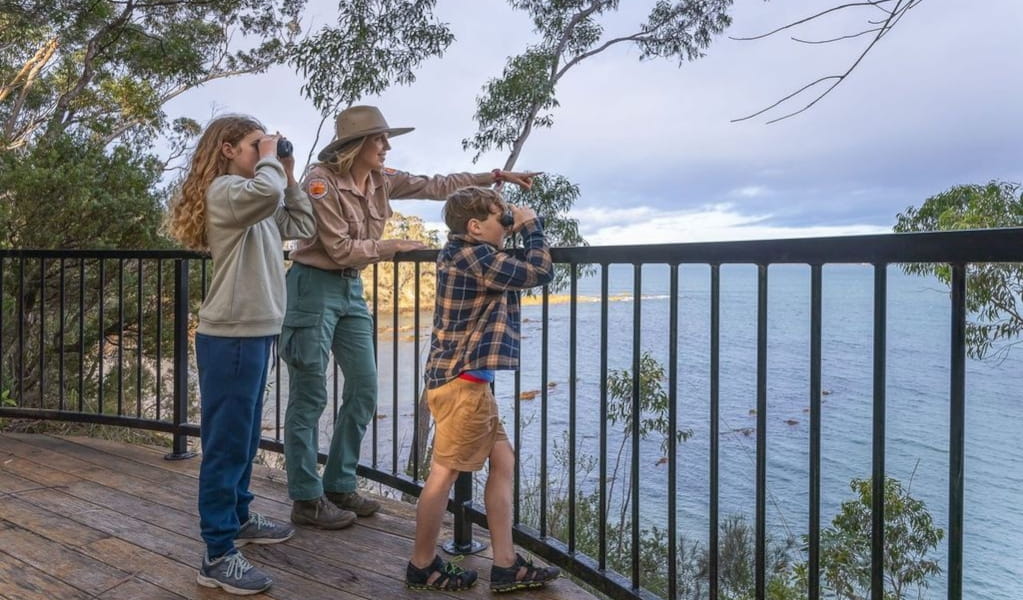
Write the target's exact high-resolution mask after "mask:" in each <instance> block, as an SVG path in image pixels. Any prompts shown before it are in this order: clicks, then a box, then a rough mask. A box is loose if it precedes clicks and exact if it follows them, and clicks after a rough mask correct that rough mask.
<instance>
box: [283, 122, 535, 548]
mask: <svg viewBox="0 0 1023 600" xmlns="http://www.w3.org/2000/svg"><path fill="white" fill-rule="evenodd" d="M409 131H412V128H410V127H399V128H393V127H390V126H389V125H388V124H387V121H386V120H384V116H383V114H381V112H380V110H379V109H378V108H376V107H375V106H353V107H351V108H347V109H345V110H344V111H342V112H341V113H340V114H339V115H338V116H337V120H336V122H335V138H334V141H332V142H331V143H330V144H329V145H328V146H327V147H326V148H324V149H323V150H322V151H320V153H319V156H318V158H319V161H320V162H319V163H316V164H314V165H313V167H312V168H311V169H310V170H309V171H308V172H307V173H306V176H305V177H304V178H303V180H302V185H303V187H304V189H305V190H306V192H307V193H308V194H309V197H310V198H311V199H312V203H313V211H314V212H315V214H316V236H315V237H313V238H311V239H309V240H307V241H305V242H302V243H300V244H299V246H298V248H297V249H296V250H295V251H294V252H292V253H291V259H292V260H293V261H294V265H293V266H292V267H291V270H289V271H288V278H287V279H288V310H287V315H286V316H285V318H284V327H283V329H282V332H281V345H280V354H281V358H282V359H284V362H286V363H287V365H288V381H289V391H288V409H287V413H286V415H285V423H284V456H285V465H286V467H287V471H288V494H289V495H290V496H291V499H292V501H293V505H292V511H291V521H292V523H298V524H302V525H309V526H313V527H320V528H324V529H339V528H341V527H347V526H348V525H351V524H352V522H353V521H354V520H355V518H356V515H358V516H359V517H368V516H369V515H372V514H373V513H374V512H376V511H377V509H379V508H380V504H379V503H378V502H377V501H376V500H373V499H371V498H367V497H364V496H361V495H359V494H358V493H357V492H356V491H355V490H356V479H355V469H356V465H357V464H358V462H359V447H360V446H361V445H362V438H363V435H364V434H365V433H366V425H367V424H368V423H369V421H370V419H372V418H373V413H374V412H375V411H376V406H377V372H376V362H375V360H374V358H375V356H374V348H373V320H372V318H371V317H370V314H369V310H368V308H367V307H366V301H365V300H364V299H363V287H362V279H361V278H360V275H359V272H360V271H361V270H362V269H363V268H364V267H366V266H367V265H370V264H372V263H375V262H377V261H380V260H388V259H391V258H393V257H394V255H395V254H396V253H398V252H407V251H410V250H416V249H418V248H422V247H423V244H421V243H419V242H414V241H408V240H381V239H380V237H381V235H382V234H383V232H384V223H385V222H386V220H387V218H388V217H390V216H391V206H390V200H391V199H392V198H423V199H432V200H444V199H445V198H447V196H448V195H449V194H450V193H451V192H454V191H455V190H457V189H459V188H462V187H465V186H470V185H490V184H492V183H495V182H498V181H507V182H510V183H514V184H517V185H520V186H524V187H527V188H528V187H529V186H530V185H531V184H532V179H533V176H534V175H535V173H511V172H506V171H501V170H500V169H494V170H493V171H491V172H489V173H476V174H472V173H456V174H454V175H434V176H433V177H426V176H422V175H411V174H409V173H406V172H404V171H399V170H396V169H389V168H385V167H384V160H385V158H386V155H387V151H388V150H390V148H391V144H390V142H389V141H388V140H389V138H392V137H394V136H397V135H402V134H405V133H408V132H409ZM331 351H333V353H334V360H336V361H337V363H338V364H339V365H340V367H341V371H342V373H343V374H344V390H343V392H342V399H343V404H342V405H341V408H340V410H339V413H338V416H337V422H336V424H335V426H334V433H333V436H332V438H331V442H330V450H329V452H328V453H327V464H326V466H325V467H324V470H323V477H322V479H321V477H320V475H319V474H318V473H317V470H316V454H317V452H318V451H319V439H318V429H319V428H318V424H319V421H320V415H321V414H323V409H324V407H326V405H327V380H326V371H327V367H328V366H329V359H330V352H331Z"/></svg>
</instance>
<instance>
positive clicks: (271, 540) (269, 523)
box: [234, 513, 295, 546]
mask: <svg viewBox="0 0 1023 600" xmlns="http://www.w3.org/2000/svg"><path fill="white" fill-rule="evenodd" d="M293 535H295V528H294V527H292V526H291V525H288V524H287V523H281V522H280V521H275V520H273V519H268V518H266V517H264V516H263V515H261V514H259V513H249V520H248V521H246V522H245V524H244V525H242V527H241V529H239V530H238V535H237V536H236V537H235V538H234V545H235V546H244V545H245V544H277V543H279V542H283V541H284V540H290V539H291V536H293Z"/></svg>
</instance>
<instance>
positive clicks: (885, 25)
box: [731, 0, 923, 125]
mask: <svg viewBox="0 0 1023 600" xmlns="http://www.w3.org/2000/svg"><path fill="white" fill-rule="evenodd" d="M884 1H887V0H879V1H878V2H869V3H859V4H855V5H853V4H845V5H842V6H839V7H835V8H834V9H831V10H836V9H839V8H847V7H849V6H863V5H865V4H874V5H876V4H880V3H882V2H884ZM904 2H905V4H904ZM921 2H923V0H908V1H906V0H897V1H896V3H895V6H894V7H893V8H892V9H891V10H890V11H889V10H886V9H882V10H885V12H886V13H887V14H888V18H887V19H885V21H884V22H882V23H881V26H880V27H877V28H874V29H871V30H868V31H866V32H861V33H860V34H856V36H858V35H863V34H864V33H868V32H869V33H875V35H874V38H873V39H872V40H871V42H870V44H868V45H867V47H866V48H864V49H863V51H862V52H861V53H860V55H859V56H858V57H857V58H856V60H855V61H853V63H852V64H851V65H850V66H849V68H848V69H846V71H845V72H844V73H842V74H840V75H829V76H827V77H821V78H820V79H817V80H816V81H813V82H811V83H809V84H807V85H804V86H803V87H801V88H799V89H798V90H796V91H795V92H792V93H791V94H789V95H787V96H785V97H784V98H782V99H781V100H778V101H777V102H775V103H774V104H772V105H771V106H768V107H767V108H764V109H762V110H759V111H757V112H755V113H753V114H750V115H747V116H745V117H741V118H738V119H732V120H731V122H732V123H737V122H739V121H746V120H748V119H752V118H753V117H756V116H759V115H762V114H764V113H765V112H767V111H769V110H771V109H773V108H776V107H777V106H779V105H781V104H782V103H784V102H786V101H787V100H791V99H792V98H794V97H795V96H797V95H799V94H801V93H802V92H804V91H806V90H807V89H809V88H811V87H813V86H815V85H817V84H819V83H822V82H824V81H830V80H835V81H834V83H832V84H831V85H830V86H828V87H827V89H825V90H824V91H823V92H821V93H820V94H818V95H817V97H816V98H814V99H813V100H811V101H810V102H809V103H808V104H806V105H805V106H803V107H802V108H800V109H799V110H796V111H793V112H791V113H788V114H786V115H783V116H781V117H778V118H776V119H772V120H770V121H767V123H766V124H768V125H770V124H772V123H777V122H778V121H783V120H785V119H788V118H790V117H794V116H796V115H798V114H800V113H802V112H804V111H806V110H809V109H810V108H811V107H812V106H813V105H815V104H817V103H818V102H820V101H821V100H823V99H824V97H825V96H827V95H828V94H830V93H831V92H832V91H833V90H834V89H835V88H836V87H838V86H839V84H841V83H842V82H843V81H845V79H846V78H847V77H848V76H849V75H850V74H851V73H852V72H853V71H854V70H855V69H856V67H857V66H858V65H859V64H860V63H861V62H862V61H863V59H864V58H865V57H866V56H867V54H869V53H870V51H871V49H873V47H874V46H875V45H876V44H877V43H878V42H879V41H880V40H881V38H883V37H884V36H885V35H887V33H888V32H889V31H890V30H891V29H892V28H893V27H894V26H895V25H896V24H897V23H898V22H899V21H900V20H901V19H902V17H904V16H905V15H906V13H907V12H908V11H909V10H910V9H912V8H913V7H915V6H917V5H918V4H920V3H921ZM879 8H880V7H879ZM825 12H830V11H825ZM820 14H824V13H820ZM816 16H820V15H815V16H814V17H811V19H812V18H816ZM807 20H808V19H807ZM805 21H806V20H803V21H802V22H805ZM790 26H791V25H786V26H785V27H782V28H780V29H777V30H775V32H777V31H781V30H782V29H787V28H788V27H790ZM775 32H772V33H775ZM767 35H770V34H767ZM856 36H847V37H856ZM759 37H766V36H758V38H748V39H759ZM793 39H795V38H793ZM838 39H844V38H836V40H838ZM836 40H825V41H822V42H817V43H827V42H828V41H836ZM796 41H800V42H803V43H814V42H806V41H803V40H796Z"/></svg>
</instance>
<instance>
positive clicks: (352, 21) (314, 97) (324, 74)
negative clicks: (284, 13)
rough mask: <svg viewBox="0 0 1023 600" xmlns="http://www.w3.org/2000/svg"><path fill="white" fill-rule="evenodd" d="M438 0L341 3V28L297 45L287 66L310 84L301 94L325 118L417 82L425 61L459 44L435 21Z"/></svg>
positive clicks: (442, 24)
mask: <svg viewBox="0 0 1023 600" xmlns="http://www.w3.org/2000/svg"><path fill="white" fill-rule="evenodd" d="M435 4H436V0H410V1H406V0H353V1H350V2H340V3H339V4H338V9H337V10H338V16H337V25H338V26H337V27H326V28H324V29H321V30H320V31H318V32H316V33H315V34H314V35H312V36H311V37H309V38H308V39H306V40H303V41H302V42H300V43H298V44H296V45H295V47H294V48H293V49H292V50H291V51H290V52H289V56H288V62H289V63H291V64H292V65H294V66H296V67H298V69H299V70H300V71H301V73H302V75H303V77H305V78H306V83H305V84H303V86H302V93H303V94H304V95H305V96H306V97H307V98H309V99H310V100H311V101H312V103H313V106H315V107H316V108H317V110H319V111H320V113H321V114H323V115H328V116H329V115H331V114H332V113H334V112H335V111H336V110H337V109H338V108H340V107H342V106H350V105H351V104H353V103H355V102H356V101H357V100H359V99H360V98H362V97H363V96H367V95H373V94H380V93H381V92H383V91H384V90H386V89H387V88H388V87H390V86H391V85H392V84H394V83H399V84H403V85H407V84H410V83H412V82H413V81H415V79H416V78H415V71H414V70H415V69H416V68H417V67H418V66H419V65H420V63H422V61H423V60H425V59H427V58H429V57H431V56H440V55H441V54H443V53H444V50H445V49H447V47H448V46H449V45H450V44H451V42H452V41H454V39H455V38H454V35H453V34H452V33H451V31H450V30H449V29H448V27H447V24H446V23H439V22H437V21H436V20H435V19H434V18H433V7H434V5H435Z"/></svg>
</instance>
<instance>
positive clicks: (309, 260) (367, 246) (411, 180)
mask: <svg viewBox="0 0 1023 600" xmlns="http://www.w3.org/2000/svg"><path fill="white" fill-rule="evenodd" d="M492 183H494V176H493V175H492V174H491V173H475V174H473V173H455V174H452V175H434V176H433V177H427V176H424V175H411V174H409V173H406V172H404V171H398V170H396V169H390V168H385V169H383V170H382V171H371V172H370V175H369V178H368V179H367V180H366V192H365V194H362V193H360V192H359V190H358V189H357V188H356V186H355V183H354V182H353V181H352V178H351V176H350V175H343V176H342V175H336V174H334V173H333V172H331V171H330V170H329V169H326V168H324V167H322V166H319V165H317V166H314V167H313V168H312V169H310V170H309V171H308V172H307V173H306V175H305V177H303V178H302V184H301V187H302V189H303V190H305V192H306V193H307V194H308V195H309V198H310V199H311V200H312V204H313V212H314V213H315V215H316V235H315V236H313V237H312V238H310V239H307V240H303V241H301V242H299V244H298V247H297V248H296V249H295V250H294V251H292V253H291V259H292V260H294V261H295V262H298V263H302V264H304V265H309V266H311V267H316V268H319V269H326V270H329V271H336V270H339V269H343V268H355V269H362V268H363V267H365V266H367V265H370V264H373V263H375V262H378V261H380V260H382V259H383V260H386V259H390V258H392V257H393V256H394V254H395V251H394V243H393V241H392V240H381V239H380V236H381V235H383V233H384V224H385V222H386V221H387V219H388V218H389V217H390V216H391V213H392V211H391V205H390V203H389V202H388V201H389V200H390V199H391V198H420V199H424V200H445V199H447V197H448V196H449V195H450V194H451V193H452V192H454V191H455V190H457V189H460V188H463V187H467V186H470V185H490V184H492Z"/></svg>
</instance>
